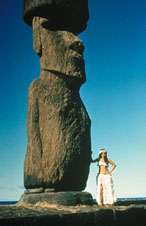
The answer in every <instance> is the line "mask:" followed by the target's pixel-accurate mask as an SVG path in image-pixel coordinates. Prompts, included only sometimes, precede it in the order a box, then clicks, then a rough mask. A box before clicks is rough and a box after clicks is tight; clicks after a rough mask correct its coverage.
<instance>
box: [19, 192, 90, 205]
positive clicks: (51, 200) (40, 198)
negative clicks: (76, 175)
mask: <svg viewBox="0 0 146 226" xmlns="http://www.w3.org/2000/svg"><path fill="white" fill-rule="evenodd" d="M38 202H45V203H46V202H47V203H48V204H56V205H65V206H75V205H92V204H94V201H93V198H92V195H91V194H90V193H88V192H76V191H67V192H46V191H45V192H41V193H33V192H31V191H30V192H28V191H27V192H25V193H24V194H23V195H22V197H21V199H20V201H19V202H18V205H20V204H36V203H38Z"/></svg>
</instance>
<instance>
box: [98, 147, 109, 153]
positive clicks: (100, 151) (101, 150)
mask: <svg viewBox="0 0 146 226" xmlns="http://www.w3.org/2000/svg"><path fill="white" fill-rule="evenodd" d="M105 152H106V153H107V151H106V150H105V149H104V148H101V149H100V150H99V154H101V153H105Z"/></svg>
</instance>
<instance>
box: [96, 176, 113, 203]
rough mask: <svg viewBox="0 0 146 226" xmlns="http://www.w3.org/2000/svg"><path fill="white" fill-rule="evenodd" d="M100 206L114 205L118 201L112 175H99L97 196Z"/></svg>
mask: <svg viewBox="0 0 146 226" xmlns="http://www.w3.org/2000/svg"><path fill="white" fill-rule="evenodd" d="M96 200H97V203H98V205H101V204H104V205H108V204H111V205H112V204H113V203H114V202H115V201H116V197H115V192H114V186H113V179H112V176H111V175H110V174H98V175H97V196H96Z"/></svg>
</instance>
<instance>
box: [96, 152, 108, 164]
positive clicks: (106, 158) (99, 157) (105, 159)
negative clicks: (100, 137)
mask: <svg viewBox="0 0 146 226" xmlns="http://www.w3.org/2000/svg"><path fill="white" fill-rule="evenodd" d="M106 153H107V152H106ZM101 155H102V153H100V154H99V156H98V162H99V161H100V159H101ZM104 161H105V162H106V163H107V164H108V157H107V155H106V156H104Z"/></svg>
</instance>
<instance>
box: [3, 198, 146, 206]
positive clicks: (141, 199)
mask: <svg viewBox="0 0 146 226" xmlns="http://www.w3.org/2000/svg"><path fill="white" fill-rule="evenodd" d="M94 201H96V200H94ZM117 202H124V203H125V202H131V203H132V202H133V203H140V202H146V197H133V198H117ZM16 203H17V201H0V205H14V204H16Z"/></svg>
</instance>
